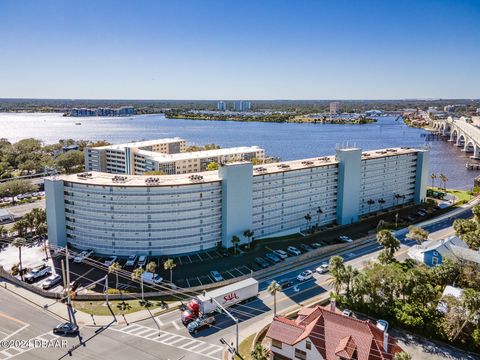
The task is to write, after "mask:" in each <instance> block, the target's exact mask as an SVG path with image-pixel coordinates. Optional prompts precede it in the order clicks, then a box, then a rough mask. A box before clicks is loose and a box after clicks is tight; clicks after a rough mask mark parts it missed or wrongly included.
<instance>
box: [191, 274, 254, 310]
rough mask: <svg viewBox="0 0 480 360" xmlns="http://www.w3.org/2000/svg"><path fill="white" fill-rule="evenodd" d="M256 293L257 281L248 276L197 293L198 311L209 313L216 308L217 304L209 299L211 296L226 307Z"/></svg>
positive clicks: (249, 297)
mask: <svg viewBox="0 0 480 360" xmlns="http://www.w3.org/2000/svg"><path fill="white" fill-rule="evenodd" d="M257 295H258V281H257V280H255V279H253V278H248V279H245V280H242V281H239V282H236V283H234V284H231V285H227V286H224V287H221V288H219V289H215V290H212V291H208V292H206V293H205V295H199V296H198V297H197V300H198V303H199V305H200V312H201V313H202V314H209V313H212V312H214V311H215V310H216V309H217V304H215V302H214V301H211V300H210V299H211V298H214V299H215V300H217V301H218V302H219V303H220V304H221V305H222V306H223V307H225V308H227V307H229V306H232V305H235V304H238V303H240V302H242V301H246V300H249V299H251V298H253V297H256V296H257Z"/></svg>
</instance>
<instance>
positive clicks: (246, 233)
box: [243, 229, 253, 248]
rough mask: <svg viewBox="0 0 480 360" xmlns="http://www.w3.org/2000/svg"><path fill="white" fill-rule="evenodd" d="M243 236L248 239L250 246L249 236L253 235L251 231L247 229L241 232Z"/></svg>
mask: <svg viewBox="0 0 480 360" xmlns="http://www.w3.org/2000/svg"><path fill="white" fill-rule="evenodd" d="M243 236H245V237H246V238H247V239H248V248H250V244H251V242H252V241H251V238H252V237H253V231H252V230H250V229H248V230H245V231H244V232H243Z"/></svg>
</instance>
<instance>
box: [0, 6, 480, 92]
mask: <svg viewBox="0 0 480 360" xmlns="http://www.w3.org/2000/svg"><path fill="white" fill-rule="evenodd" d="M479 45H480V0H474V1H466V0H465V1H463V0H451V1H446V0H410V1H407V0H395V1H390V0H350V1H347V0H334V1H333V0H315V1H309V0H295V1H294V0H175V1H174V0H169V1H163V0H156V1H155V0H151V1H145V0H135V1H134V0H129V1H125V0H111V1H110V0H69V1H67V0H63V1H60V0H42V1H38V0H21V1H18V0H0V98H62V99H65V98H66V99H70V98H71V99H212V100H214V99H225V100H230V99H251V100H255V99H313V100H315V99H405V98H480V46H479Z"/></svg>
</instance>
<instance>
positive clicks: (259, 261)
mask: <svg viewBox="0 0 480 360" xmlns="http://www.w3.org/2000/svg"><path fill="white" fill-rule="evenodd" d="M255 262H256V263H257V264H258V265H260V266H261V267H262V268H263V269H265V268H267V267H269V266H270V264H269V263H268V262H267V261H266V260H265V259H264V258H261V257H257V258H255Z"/></svg>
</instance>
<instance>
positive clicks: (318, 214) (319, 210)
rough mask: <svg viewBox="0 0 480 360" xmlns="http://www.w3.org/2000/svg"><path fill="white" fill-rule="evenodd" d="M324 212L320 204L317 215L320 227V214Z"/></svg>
mask: <svg viewBox="0 0 480 360" xmlns="http://www.w3.org/2000/svg"><path fill="white" fill-rule="evenodd" d="M322 214H323V210H322V208H321V207H320V206H319V207H318V208H317V216H318V218H317V226H318V227H320V215H322Z"/></svg>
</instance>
